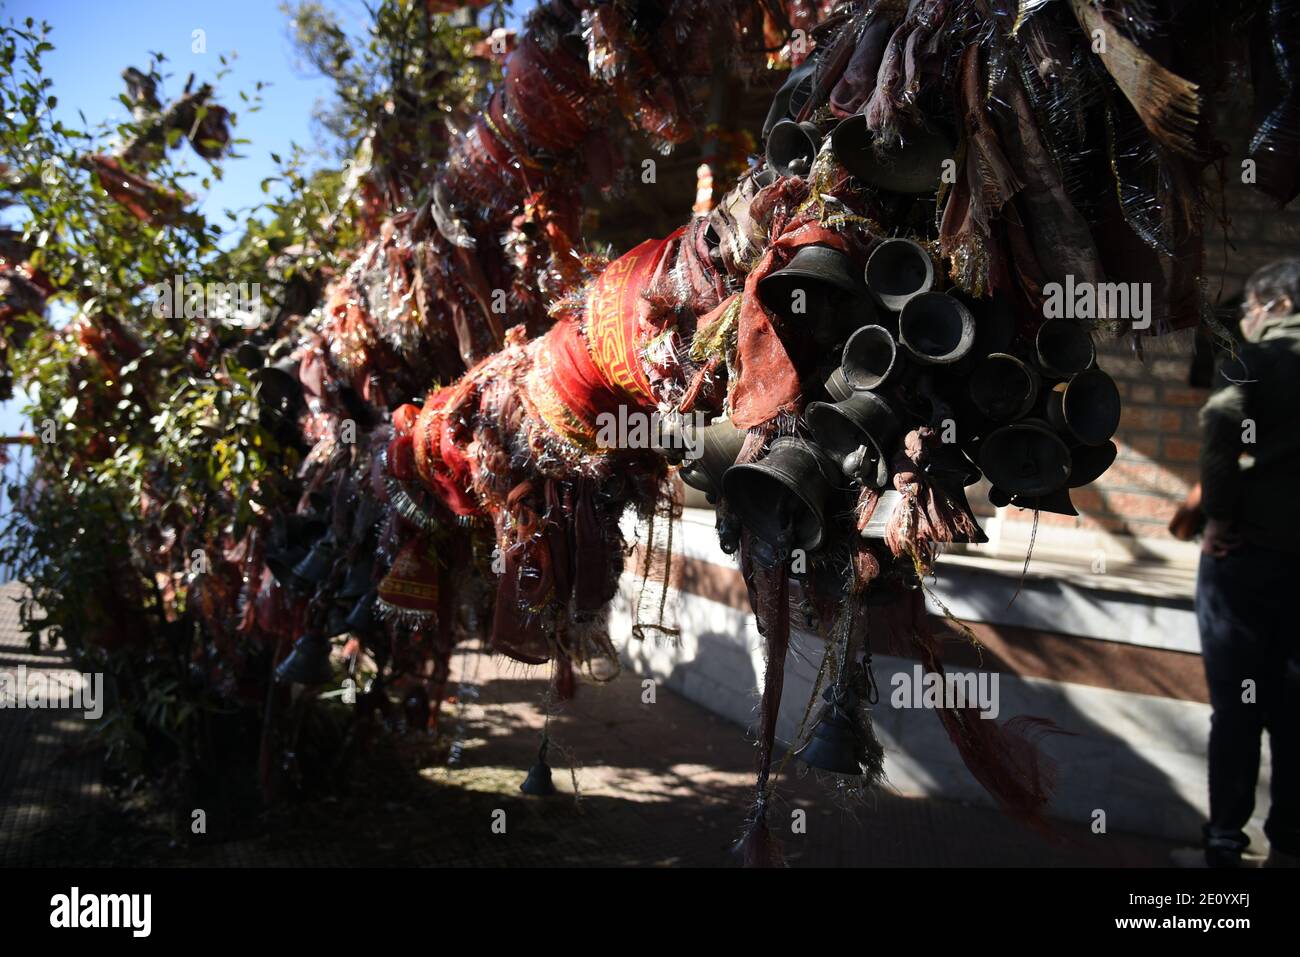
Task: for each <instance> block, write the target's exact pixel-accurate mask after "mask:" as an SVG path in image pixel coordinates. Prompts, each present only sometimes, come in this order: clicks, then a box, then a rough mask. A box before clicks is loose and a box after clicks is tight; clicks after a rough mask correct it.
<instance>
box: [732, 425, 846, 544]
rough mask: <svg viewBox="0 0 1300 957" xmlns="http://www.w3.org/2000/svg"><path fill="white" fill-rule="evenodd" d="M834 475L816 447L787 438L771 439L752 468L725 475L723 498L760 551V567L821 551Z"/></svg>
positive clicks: (734, 468) (736, 468)
mask: <svg viewBox="0 0 1300 957" xmlns="http://www.w3.org/2000/svg"><path fill="white" fill-rule="evenodd" d="M838 471H839V470H838V468H837V467H836V464H835V463H834V462H833V461H831V460H830V459H829V458H828V457H827V456H826V455H825V453H823V452H822V451H821V450H820V449H819V448H818V447H817V446H815V445H813V444H812V443H811V442H806V441H804V440H802V439H797V438H794V437H793V436H788V435H787V436H781V437H779V438H777V439H776V440H775V441H774V442H773V443H772V445H771V448H769V449H768V452H767V455H765V456H764V457H763V458H761V459H759V460H758V461H757V462H749V463H746V464H744V465H733V466H732V467H731V468H729V469H727V471H726V474H725V475H724V476H723V479H722V486H723V494H724V496H725V497H726V500H727V502H728V503H729V504H730V506H731V507H732V508H733V509H734V510H735V512H736V514H737V515H738V516H739V518H740V520H741V522H742V523H743V524H744V525H745V527H747V528H748V529H749V530H750V531H751V532H752V533H753V534H754V536H755V537H756V538H757V539H758V540H759V541H760V542H761V543H762V544H763V545H765V546H766V549H765V550H764V553H763V555H762V556H761V557H760V560H761V561H762V563H763V564H764V565H767V566H768V567H770V566H771V565H772V564H774V563H775V562H777V561H783V560H784V559H785V557H786V556H787V555H789V554H790V550H791V549H792V548H802V549H804V550H805V551H813V550H815V549H817V548H818V547H820V546H821V543H822V536H823V533H824V532H825V525H826V522H825V512H826V503H827V501H828V499H829V498H830V495H831V492H832V490H833V488H834V486H833V485H832V482H831V476H833V475H835V474H837V473H838Z"/></svg>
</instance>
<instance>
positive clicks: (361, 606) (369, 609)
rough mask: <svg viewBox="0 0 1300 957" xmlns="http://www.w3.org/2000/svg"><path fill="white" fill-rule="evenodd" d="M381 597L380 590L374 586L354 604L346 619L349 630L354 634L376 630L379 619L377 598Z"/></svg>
mask: <svg viewBox="0 0 1300 957" xmlns="http://www.w3.org/2000/svg"><path fill="white" fill-rule="evenodd" d="M378 597H379V590H378V589H375V588H372V589H370V591H368V592H366V593H365V594H364V595H362V596H361V597H360V598H358V599H357V603H356V604H355V605H353V606H352V610H351V611H350V612H348V617H347V619H346V620H345V621H344V624H345V625H346V626H347V630H348V631H350V632H351V633H352V634H354V635H364V634H367V633H369V632H371V631H374V629H375V625H376V624H377V623H378V619H377V618H376V617H375V599H376V598H378Z"/></svg>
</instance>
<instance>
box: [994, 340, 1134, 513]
mask: <svg viewBox="0 0 1300 957" xmlns="http://www.w3.org/2000/svg"><path fill="white" fill-rule="evenodd" d="M1095 363H1096V348H1095V346H1094V345H1093V342H1092V337H1091V336H1090V335H1089V334H1088V331H1087V330H1086V329H1084V328H1083V327H1082V326H1079V325H1077V324H1075V323H1073V322H1070V321H1068V320H1064V319H1052V320H1049V321H1047V322H1045V323H1044V324H1043V325H1042V327H1041V328H1040V329H1039V332H1038V335H1037V337H1036V338H1035V341H1034V344H1033V351H1032V355H1029V356H1017V355H1012V354H1010V353H993V354H991V355H989V356H986V357H985V358H984V359H982V360H981V361H980V362H979V363H978V364H977V365H976V366H975V368H974V370H973V371H972V373H971V378H970V399H971V402H972V404H973V405H974V406H975V407H976V408H977V409H978V410H979V411H980V413H981V414H982V415H984V416H985V418H986V419H987V420H988V421H989V422H990V423H992V424H993V427H992V428H991V430H990V431H989V432H988V433H987V435H986V436H985V437H984V438H983V439H982V440H981V442H980V443H979V465H980V468H981V469H982V470H983V472H984V474H985V475H986V476H987V477H988V480H989V482H990V483H991V484H992V486H993V489H992V491H991V492H990V493H989V500H990V501H991V502H992V503H993V504H994V505H998V506H1002V505H1007V504H1015V505H1018V506H1020V507H1022V508H1035V509H1039V510H1041V511H1047V512H1057V513H1060V514H1063V515H1077V514H1079V513H1078V510H1077V509H1076V508H1075V507H1074V504H1073V503H1072V502H1071V500H1070V489H1072V488H1079V487H1081V486H1084V485H1087V484H1089V483H1091V482H1094V481H1096V480H1097V479H1098V478H1100V477H1101V475H1102V474H1103V473H1104V472H1105V471H1106V469H1108V468H1109V467H1110V466H1111V464H1112V463H1113V462H1114V461H1115V456H1116V454H1117V452H1118V449H1117V448H1116V446H1115V443H1114V442H1112V441H1111V437H1112V436H1113V435H1114V434H1115V431H1116V429H1118V428H1119V420H1120V412H1121V402H1120V395H1119V389H1118V387H1117V386H1116V385H1115V381H1114V380H1113V379H1112V378H1111V377H1110V376H1109V375H1107V374H1106V373H1105V372H1103V371H1101V370H1100V369H1098V368H1097V367H1096V365H1095Z"/></svg>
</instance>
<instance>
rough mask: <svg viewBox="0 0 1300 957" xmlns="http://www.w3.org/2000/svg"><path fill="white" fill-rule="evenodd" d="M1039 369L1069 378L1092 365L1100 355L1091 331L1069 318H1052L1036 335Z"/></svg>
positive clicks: (1055, 375) (1035, 348)
mask: <svg viewBox="0 0 1300 957" xmlns="http://www.w3.org/2000/svg"><path fill="white" fill-rule="evenodd" d="M1034 350H1035V352H1036V353H1037V357H1038V365H1039V368H1041V369H1042V370H1043V373H1044V374H1045V375H1047V376H1048V377H1050V378H1054V379H1068V378H1070V376H1072V375H1078V374H1079V373H1080V372H1083V371H1084V370H1085V369H1088V368H1091V367H1092V364H1093V362H1094V361H1096V358H1097V347H1096V346H1095V345H1093V342H1092V336H1090V335H1089V334H1088V330H1087V329H1085V328H1083V326H1080V325H1078V324H1076V323H1073V322H1071V321H1069V320H1068V319H1049V320H1048V321H1047V322H1045V323H1043V324H1042V325H1041V326H1040V327H1039V329H1038V335H1037V336H1035V337H1034Z"/></svg>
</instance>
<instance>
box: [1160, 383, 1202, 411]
mask: <svg viewBox="0 0 1300 957" xmlns="http://www.w3.org/2000/svg"><path fill="white" fill-rule="evenodd" d="M1209 394H1210V392H1209V390H1208V389H1193V388H1192V387H1191V386H1186V385H1166V386H1165V387H1164V389H1162V390H1161V400H1162V401H1163V402H1164V403H1165V404H1166V405H1183V406H1193V407H1195V408H1200V407H1201V406H1202V405H1204V404H1205V399H1206V397H1207V396H1209Z"/></svg>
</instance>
